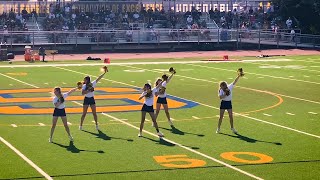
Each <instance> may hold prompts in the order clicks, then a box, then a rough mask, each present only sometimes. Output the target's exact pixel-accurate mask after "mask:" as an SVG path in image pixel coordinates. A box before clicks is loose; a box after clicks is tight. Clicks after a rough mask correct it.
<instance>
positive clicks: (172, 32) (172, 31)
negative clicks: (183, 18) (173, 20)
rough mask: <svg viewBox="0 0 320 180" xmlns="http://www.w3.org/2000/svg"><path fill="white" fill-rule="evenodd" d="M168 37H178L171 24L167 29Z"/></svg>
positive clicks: (174, 38) (173, 38)
mask: <svg viewBox="0 0 320 180" xmlns="http://www.w3.org/2000/svg"><path fill="white" fill-rule="evenodd" d="M169 37H170V38H171V39H172V40H176V39H177V37H178V34H177V31H176V30H174V29H173V26H172V27H171V29H170V30H169Z"/></svg>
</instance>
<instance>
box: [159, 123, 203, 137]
mask: <svg viewBox="0 0 320 180" xmlns="http://www.w3.org/2000/svg"><path fill="white" fill-rule="evenodd" d="M159 128H160V129H164V130H167V131H171V133H173V134H178V135H185V134H191V135H195V136H199V137H204V135H203V134H194V133H189V132H183V131H181V130H180V129H178V128H176V127H175V126H171V129H168V128H164V127H159Z"/></svg>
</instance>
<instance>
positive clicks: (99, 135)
mask: <svg viewBox="0 0 320 180" xmlns="http://www.w3.org/2000/svg"><path fill="white" fill-rule="evenodd" d="M82 131H83V132H86V133H89V134H92V135H94V136H97V138H100V139H103V140H106V141H108V140H111V139H120V140H125V141H129V142H132V141H133V139H124V138H118V137H111V136H108V135H106V134H105V133H104V132H102V131H100V130H98V133H94V132H90V131H86V130H82Z"/></svg>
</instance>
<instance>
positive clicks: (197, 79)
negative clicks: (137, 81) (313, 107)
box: [126, 66, 320, 104]
mask: <svg viewBox="0 0 320 180" xmlns="http://www.w3.org/2000/svg"><path fill="white" fill-rule="evenodd" d="M126 67H130V68H137V69H143V68H138V67H134V66H126ZM204 67H205V66H204ZM146 71H151V72H157V71H153V70H147V69H146ZM175 76H179V77H184V78H187V79H192V80H196V81H203V82H209V83H216V82H215V81H210V80H206V79H199V78H193V77H188V76H182V75H178V74H176V75H175ZM244 78H245V77H244ZM237 87H238V88H243V89H249V90H254V91H260V92H264V91H265V90H260V89H254V88H247V87H243V86H239V85H237ZM271 93H273V92H271ZM273 94H274V95H279V96H283V97H287V98H291V99H296V100H300V101H305V102H310V103H315V104H320V102H317V101H312V100H308V99H302V98H297V97H292V96H287V95H284V94H278V93H273Z"/></svg>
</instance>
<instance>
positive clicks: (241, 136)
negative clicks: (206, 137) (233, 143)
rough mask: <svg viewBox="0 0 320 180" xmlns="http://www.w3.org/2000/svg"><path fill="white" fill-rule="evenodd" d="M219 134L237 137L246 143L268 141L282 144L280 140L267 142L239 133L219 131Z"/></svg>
mask: <svg viewBox="0 0 320 180" xmlns="http://www.w3.org/2000/svg"><path fill="white" fill-rule="evenodd" d="M220 134H222V135H225V136H229V137H233V138H238V139H240V140H242V141H246V142H248V143H256V142H263V143H270V144H274V145H278V146H280V145H282V143H280V142H268V141H262V140H257V139H253V138H250V137H247V136H244V135H241V134H239V133H238V134H236V135H230V134H225V133H220Z"/></svg>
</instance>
